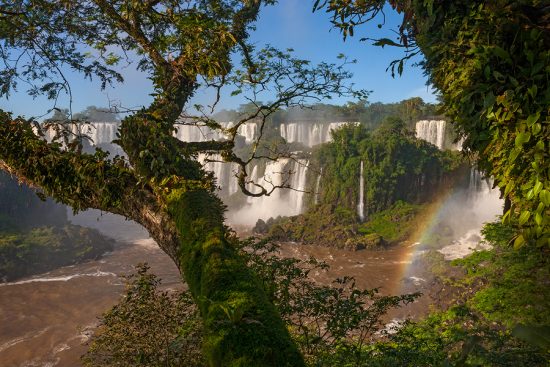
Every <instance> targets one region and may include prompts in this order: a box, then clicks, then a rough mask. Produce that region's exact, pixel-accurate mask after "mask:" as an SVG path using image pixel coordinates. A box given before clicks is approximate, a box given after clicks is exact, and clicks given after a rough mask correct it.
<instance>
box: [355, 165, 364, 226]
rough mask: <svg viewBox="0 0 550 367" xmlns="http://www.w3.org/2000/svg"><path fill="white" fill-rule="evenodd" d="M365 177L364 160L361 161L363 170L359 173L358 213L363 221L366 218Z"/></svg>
mask: <svg viewBox="0 0 550 367" xmlns="http://www.w3.org/2000/svg"><path fill="white" fill-rule="evenodd" d="M364 196H365V177H364V176H363V161H361V170H360V173H359V203H358V204H357V215H359V219H360V220H361V222H362V221H363V220H365V203H364V201H365V200H364V199H365V198H364Z"/></svg>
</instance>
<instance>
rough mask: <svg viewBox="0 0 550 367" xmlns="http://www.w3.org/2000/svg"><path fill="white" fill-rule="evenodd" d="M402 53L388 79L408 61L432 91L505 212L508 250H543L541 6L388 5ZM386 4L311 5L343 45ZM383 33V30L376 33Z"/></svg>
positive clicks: (548, 222) (546, 187) (548, 154)
mask: <svg viewBox="0 0 550 367" xmlns="http://www.w3.org/2000/svg"><path fill="white" fill-rule="evenodd" d="M388 3H389V4H390V5H391V6H392V7H393V8H394V9H395V10H397V12H399V13H400V14H402V15H403V21H402V24H401V26H400V27H399V29H398V31H397V34H398V38H397V39H396V40H393V39H388V38H383V39H378V40H375V44H376V45H379V46H396V47H402V48H403V49H404V50H405V52H406V54H405V56H404V57H403V58H402V59H400V60H396V61H394V62H392V64H391V65H390V68H391V70H392V74H393V73H394V72H395V71H396V70H397V72H398V73H401V72H402V71H403V65H404V62H405V61H407V60H408V59H410V58H412V57H413V56H415V55H417V54H420V53H421V54H422V55H423V56H424V61H423V62H422V67H423V69H424V70H425V72H426V74H427V75H428V76H429V78H430V79H429V80H430V82H431V83H433V85H434V86H435V87H436V88H437V89H438V90H439V91H440V93H441V95H442V99H443V102H444V107H445V112H446V114H447V116H448V117H449V118H450V119H451V120H452V121H454V124H455V126H456V129H457V131H458V134H459V137H463V138H465V141H464V144H463V147H464V149H466V150H469V151H471V152H473V153H475V155H476V158H477V161H478V165H479V167H480V168H482V169H483V170H484V171H485V173H486V174H487V175H488V176H491V177H493V178H494V180H495V184H496V185H498V187H500V190H501V192H502V194H503V196H504V197H505V198H506V199H507V200H510V201H511V203H512V205H511V206H510V205H507V206H506V208H505V211H506V213H505V215H504V220H505V221H510V222H511V223H513V224H514V225H515V226H516V228H517V230H518V231H517V234H516V236H515V237H514V241H513V242H514V245H515V247H521V246H523V245H524V244H525V243H531V244H532V245H536V246H539V247H540V246H545V247H547V246H550V230H549V227H550V170H549V167H550V163H549V159H550V147H549V141H550V139H549V136H550V117H549V112H550V78H549V75H550V6H548V4H547V2H545V1H539V0H520V1H518V0H498V1H492V2H485V1H458V2H457V1H450V0H449V1H438V2H433V1H420V0H418V1H417V0H413V1H395V0H391V1H388ZM385 4H386V1H379V0H372V1H348V0H323V1H321V0H317V1H316V2H315V5H314V7H315V9H325V10H326V11H328V12H330V13H332V14H333V23H334V24H335V25H336V27H338V28H339V29H341V31H342V32H343V35H344V37H346V36H348V35H350V36H353V34H354V29H355V28H356V27H358V26H360V25H362V24H364V23H366V22H369V21H371V20H373V19H377V16H378V15H379V14H381V13H383V12H384V6H385ZM381 26H382V25H381Z"/></svg>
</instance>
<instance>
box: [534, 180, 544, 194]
mask: <svg viewBox="0 0 550 367" xmlns="http://www.w3.org/2000/svg"><path fill="white" fill-rule="evenodd" d="M540 190H542V182H540V181H537V183H536V184H535V187H533V191H534V193H535V195H537V194H538V193H539V192H540Z"/></svg>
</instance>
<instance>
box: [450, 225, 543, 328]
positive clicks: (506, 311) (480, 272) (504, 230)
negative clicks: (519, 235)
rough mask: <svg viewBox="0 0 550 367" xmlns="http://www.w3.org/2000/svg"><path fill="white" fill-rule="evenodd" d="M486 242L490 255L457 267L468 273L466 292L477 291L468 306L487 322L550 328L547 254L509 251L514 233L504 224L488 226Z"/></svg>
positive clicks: (475, 257)
mask: <svg viewBox="0 0 550 367" xmlns="http://www.w3.org/2000/svg"><path fill="white" fill-rule="evenodd" d="M483 235H484V237H485V240H486V241H488V243H490V244H491V245H493V246H494V247H493V249H492V250H489V251H480V252H476V253H474V254H472V255H471V256H469V257H467V258H466V259H463V260H455V261H454V263H455V264H456V265H460V266H462V267H463V268H464V269H466V271H467V276H466V277H465V278H464V279H463V280H462V281H461V282H462V284H463V285H464V286H465V287H467V288H472V287H473V288H476V287H478V286H479V285H480V284H483V285H484V286H483V287H481V288H480V289H478V290H476V292H475V294H473V295H472V296H471V297H470V298H469V299H468V302H467V304H468V306H469V307H470V308H471V309H472V310H473V311H475V312H478V313H479V314H481V315H482V316H483V318H484V319H486V320H489V321H495V322H498V323H499V324H502V325H505V326H506V327H507V328H508V329H511V328H513V327H514V326H515V325H516V324H520V323H522V324H529V325H550V315H549V314H548V312H547V311H548V310H549V309H550V290H549V289H548V287H547V286H546V283H547V281H548V279H550V263H549V261H548V254H547V253H546V250H540V249H536V248H522V249H519V250H514V249H512V248H510V245H509V244H510V239H511V238H513V236H514V229H513V228H511V227H510V226H507V225H504V224H501V223H491V224H487V225H486V226H485V228H484V230H483Z"/></svg>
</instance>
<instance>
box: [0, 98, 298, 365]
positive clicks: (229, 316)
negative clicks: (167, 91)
mask: <svg viewBox="0 0 550 367" xmlns="http://www.w3.org/2000/svg"><path fill="white" fill-rule="evenodd" d="M155 106H156V105H155ZM159 124H160V122H159V121H155V120H154V119H151V115H150V114H149V113H146V112H143V113H138V114H136V115H134V116H131V117H128V118H127V119H126V120H125V121H124V122H123V128H122V129H123V131H124V126H127V127H128V125H131V127H132V128H134V130H133V131H134V132H135V131H138V132H139V134H143V136H142V138H143V139H142V140H140V141H141V143H140V144H136V143H135V141H134V142H132V144H133V146H132V147H133V149H137V150H132V149H128V150H129V151H130V152H129V153H130V154H131V155H133V157H134V159H133V162H132V165H133V166H134V167H133V169H130V168H129V167H125V166H123V165H121V164H116V163H113V162H111V161H106V160H104V159H103V158H102V157H100V156H98V155H89V154H81V153H75V152H68V151H64V150H62V149H61V148H60V147H59V146H56V145H55V144H48V143H46V142H45V141H42V140H40V139H39V138H38V137H37V136H35V134H34V133H33V131H32V129H31V127H30V126H29V125H26V124H25V122H24V121H23V120H12V119H11V118H10V117H9V115H7V114H5V113H3V114H0V168H1V169H4V170H7V171H8V172H10V173H12V174H14V175H16V176H17V177H19V178H20V179H22V180H24V181H26V182H28V183H30V184H31V185H33V186H36V187H39V188H41V189H42V190H43V191H44V193H45V194H47V195H50V196H53V197H54V198H55V199H57V200H58V201H60V202H63V203H65V204H67V205H70V206H72V207H73V208H75V209H78V210H83V209H87V208H95V209H100V210H103V211H107V212H111V213H115V214H120V215H124V216H125V217H127V218H130V219H133V220H135V221H136V222H138V223H140V224H141V225H143V226H144V227H145V228H146V229H147V230H148V231H149V233H150V235H151V236H152V237H153V239H155V240H156V241H157V243H158V244H159V246H160V247H161V248H162V249H163V251H165V252H166V253H167V254H168V255H169V256H170V257H171V258H172V259H173V260H174V261H175V263H176V265H177V266H178V268H179V270H180V272H181V274H182V275H183V277H184V279H185V281H186V282H187V284H188V285H189V289H190V291H191V294H192V295H193V298H194V299H195V301H196V303H197V305H198V306H199V309H200V312H201V316H202V319H203V322H204V327H205V338H204V340H205V344H204V353H205V357H206V359H207V360H208V362H209V364H210V366H303V365H304V362H303V359H302V357H301V355H300V353H299V351H298V349H297V348H296V346H295V345H294V343H293V341H292V339H291V337H290V335H289V333H288V330H287V329H286V327H285V325H284V323H283V322H282V320H281V318H280V317H279V315H278V312H277V310H276V309H275V307H274V305H273V304H272V303H271V302H270V301H269V300H268V297H267V296H266V294H265V292H264V289H263V288H262V285H261V283H260V282H259V281H258V279H257V278H256V276H255V275H254V274H253V273H252V272H251V271H250V270H249V269H248V268H247V267H246V264H245V263H244V261H243V260H242V259H241V258H240V256H239V255H238V253H237V251H236V250H235V248H234V247H233V246H232V245H231V243H230V241H229V239H228V235H227V228H226V227H225V226H224V223H223V221H224V210H225V209H224V205H223V203H222V202H221V201H220V200H219V198H218V197H217V196H216V195H215V194H214V192H213V190H214V189H213V187H212V186H209V185H208V177H207V176H205V172H204V171H203V170H202V168H201V166H200V164H198V162H196V161H192V160H191V159H187V158H185V157H182V156H181V155H179V154H176V156H171V154H173V153H177V151H171V149H176V148H175V147H176V146H175V145H174V146H171V145H168V146H166V145H163V144H160V147H158V146H157V145H155V144H159V143H161V141H159V140H158V139H161V140H163V141H166V142H167V141H169V140H170V139H171V136H167V135H166V134H159V135H156V136H152V135H150V134H154V133H155V132H156V131H158V130H157V129H158V128H159V127H160V126H159ZM122 136H123V137H124V134H122ZM148 139H153V140H155V139H156V140H155V142H156V143H155V144H153V145H151V144H150V143H151V142H150V141H149V142H148ZM121 140H122V141H124V138H122V139H121ZM140 145H141V146H140ZM154 146H157V148H158V149H157V151H156V153H159V154H160V155H161V157H163V158H164V159H167V161H166V162H165V163H166V166H165V168H166V167H167V168H166V169H167V170H168V171H166V172H165V173H164V174H163V175H164V176H169V175H171V174H173V173H175V172H178V173H179V174H180V176H178V179H177V180H175V181H172V182H171V184H172V185H173V186H172V187H170V188H168V187H166V186H161V185H156V184H155V182H158V178H159V177H158V172H157V171H154V170H151V171H150V172H147V170H146V169H145V167H146V166H148V167H151V166H150V163H151V162H150V159H152V157H150V156H148V155H147V154H141V156H142V157H144V160H139V159H138V158H137V157H140V153H139V152H138V151H143V148H145V149H147V148H153V147H154ZM140 149H141V150H140ZM130 154H129V155H130ZM157 158H158V157H157ZM144 161H145V162H146V163H147V164H144ZM140 170H141V173H139V172H140ZM184 174H185V176H184ZM186 177H190V178H191V179H187V178H186ZM201 185H202V186H201Z"/></svg>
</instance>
